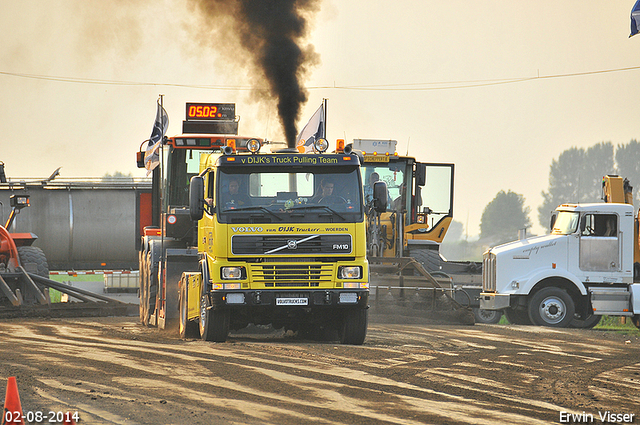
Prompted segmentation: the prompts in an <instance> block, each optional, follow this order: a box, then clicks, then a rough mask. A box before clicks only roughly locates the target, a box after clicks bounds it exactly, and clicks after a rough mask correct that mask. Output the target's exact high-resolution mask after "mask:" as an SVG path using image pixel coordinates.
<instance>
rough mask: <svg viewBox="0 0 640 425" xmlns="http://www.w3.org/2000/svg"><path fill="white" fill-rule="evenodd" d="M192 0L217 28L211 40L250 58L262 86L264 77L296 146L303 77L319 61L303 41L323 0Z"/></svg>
mask: <svg viewBox="0 0 640 425" xmlns="http://www.w3.org/2000/svg"><path fill="white" fill-rule="evenodd" d="M192 1H193V2H194V3H195V4H196V7H197V8H198V9H199V10H200V11H201V12H202V13H204V17H205V22H206V24H207V25H209V27H210V28H211V29H212V31H213V33H215V39H216V42H215V43H213V44H212V46H213V47H214V48H215V49H217V50H219V51H220V52H219V53H222V54H223V56H224V57H230V58H232V60H234V61H236V63H237V61H238V60H239V61H240V62H242V61H243V60H245V59H246V61H248V62H249V64H248V65H251V66H250V68H251V69H253V71H252V72H251V73H250V74H251V77H252V79H253V81H254V85H256V86H263V85H264V82H265V81H266V83H267V85H268V95H267V97H270V98H272V99H273V98H275V99H276V101H277V104H278V115H279V117H280V122H281V123H282V126H283V129H284V134H285V137H286V140H287V145H288V146H289V147H294V145H295V139H296V136H297V130H296V121H297V120H298V118H299V116H300V108H301V106H302V105H303V104H304V103H305V102H306V101H307V91H306V90H305V88H304V86H303V84H302V83H301V82H302V81H304V78H305V76H306V74H307V72H308V71H309V69H310V67H311V66H313V65H316V64H317V63H318V62H319V56H318V55H317V54H316V53H315V51H314V49H313V46H312V45H310V44H307V45H303V43H304V42H305V38H306V37H307V35H308V31H309V28H308V27H309V25H308V20H309V18H312V16H313V14H314V12H316V11H317V9H318V4H319V1H320V0H192ZM220 40H224V41H225V42H224V43H223V42H220ZM238 48H240V49H241V51H239V50H238ZM244 65H247V64H246V63H245V64H244ZM243 68H244V69H247V68H248V67H246V66H245V67H243ZM262 96H264V94H263V95H262Z"/></svg>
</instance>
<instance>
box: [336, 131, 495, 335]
mask: <svg viewBox="0 0 640 425" xmlns="http://www.w3.org/2000/svg"><path fill="white" fill-rule="evenodd" d="M338 145H340V141H338ZM396 146H397V142H396V141H395V140H377V139H355V140H354V141H353V143H352V144H351V145H350V146H348V149H352V150H353V151H354V152H356V153H357V154H359V156H360V161H361V164H362V165H361V168H360V170H361V173H362V181H363V184H364V201H365V210H366V211H368V213H367V218H368V226H367V254H368V257H367V258H368V260H369V264H370V268H371V279H370V282H371V293H372V297H373V303H374V307H376V306H377V307H380V308H384V307H386V306H388V305H389V304H391V303H390V301H391V300H393V301H394V302H393V303H392V304H395V305H397V304H400V305H404V306H411V305H413V306H415V307H418V308H421V309H423V310H424V308H425V307H428V310H429V311H432V312H433V314H434V316H438V317H444V316H446V315H447V314H449V315H450V316H451V318H452V319H453V320H454V321H459V322H463V323H469V322H471V323H473V322H474V321H476V320H477V321H482V322H485V320H483V317H478V316H479V315H478V314H476V319H474V317H473V314H472V309H473V312H474V313H477V312H478V308H477V307H478V301H477V299H476V296H477V295H479V293H480V290H481V284H482V265H481V263H475V262H451V261H446V260H445V259H444V258H443V257H442V256H441V255H440V244H441V243H442V241H443V239H444V237H445V235H446V233H447V230H448V229H449V226H450V224H451V221H452V220H453V178H454V169H455V167H454V164H447V163H421V162H418V161H416V159H415V158H413V157H410V156H403V155H399V154H398V153H397V151H396ZM378 182H383V183H384V184H385V185H386V192H387V193H386V197H384V196H383V197H384V198H386V199H379V200H377V201H378V203H377V204H376V203H375V202H374V199H373V195H374V186H375V185H376V184H377V183H378ZM381 201H384V202H381ZM382 203H384V207H383V208H381V205H380V204H382ZM446 312H448V313H447V314H445V313H446ZM487 313H488V314H489V315H491V316H497V319H498V320H499V319H500V313H499V312H487ZM443 314H444V316H443Z"/></svg>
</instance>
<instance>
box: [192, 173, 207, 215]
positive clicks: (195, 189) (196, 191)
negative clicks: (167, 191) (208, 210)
mask: <svg viewBox="0 0 640 425" xmlns="http://www.w3.org/2000/svg"><path fill="white" fill-rule="evenodd" d="M189 215H190V216H191V220H193V221H198V220H200V219H201V218H202V216H203V215H204V178H202V177H200V176H193V177H191V181H190V182H189Z"/></svg>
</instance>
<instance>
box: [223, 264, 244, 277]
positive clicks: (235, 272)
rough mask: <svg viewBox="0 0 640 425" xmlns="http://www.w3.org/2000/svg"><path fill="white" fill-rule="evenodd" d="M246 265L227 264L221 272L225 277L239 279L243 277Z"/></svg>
mask: <svg viewBox="0 0 640 425" xmlns="http://www.w3.org/2000/svg"><path fill="white" fill-rule="evenodd" d="M243 272H244V267H234V266H226V267H223V268H222V269H220V274H221V277H222V278H223V279H227V280H231V279H233V280H237V279H242V277H243V275H244V273H243Z"/></svg>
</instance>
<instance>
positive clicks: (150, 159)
mask: <svg viewBox="0 0 640 425" xmlns="http://www.w3.org/2000/svg"><path fill="white" fill-rule="evenodd" d="M168 127H169V115H167V111H165V110H164V108H163V107H162V105H160V102H158V110H157V112H156V121H155V122H154V123H153V130H151V137H149V144H148V145H147V151H146V152H145V154H144V166H145V168H146V169H147V175H149V174H150V173H151V172H152V171H153V169H154V168H156V167H157V166H158V165H160V155H158V148H159V147H160V142H161V141H162V139H163V138H164V135H165V133H166V132H167V128H168Z"/></svg>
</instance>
